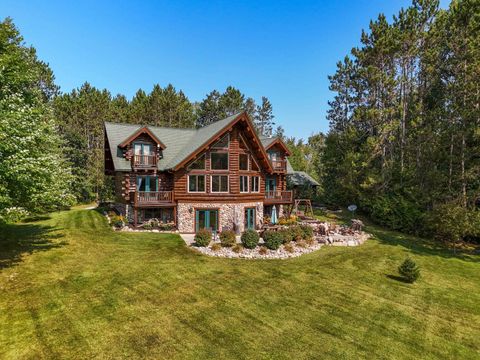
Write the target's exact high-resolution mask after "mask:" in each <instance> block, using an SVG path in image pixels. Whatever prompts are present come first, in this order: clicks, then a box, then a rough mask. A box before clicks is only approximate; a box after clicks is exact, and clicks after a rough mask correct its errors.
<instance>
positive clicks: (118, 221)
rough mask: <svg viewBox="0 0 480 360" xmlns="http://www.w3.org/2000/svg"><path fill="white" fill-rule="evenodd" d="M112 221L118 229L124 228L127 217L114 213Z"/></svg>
mask: <svg viewBox="0 0 480 360" xmlns="http://www.w3.org/2000/svg"><path fill="white" fill-rule="evenodd" d="M110 221H111V223H112V225H113V226H114V227H116V228H117V229H119V228H122V227H123V226H124V225H125V219H124V218H123V216H121V215H113V216H111V217H110Z"/></svg>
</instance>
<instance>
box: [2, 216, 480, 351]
mask: <svg viewBox="0 0 480 360" xmlns="http://www.w3.org/2000/svg"><path fill="white" fill-rule="evenodd" d="M0 230H1V231H0V234H1V236H0V239H1V242H0V254H1V258H0V293H1V294H2V296H0V309H2V310H3V309H6V311H1V312H0V323H1V324H2V326H1V327H0V358H4V359H21V358H78V359H83V358H91V357H96V358H168V359H175V358H178V359H199V358H202V359H203V358H222V359H233V358H235V359H237V358H245V359H246V358H257V359H258V358H262V359H272V358H275V359H291V358H294V359H300V358H318V357H322V358H332V359H337V358H389V359H392V358H425V357H428V358H464V359H475V358H478V353H479V351H480V307H479V306H478V304H479V303H480V292H479V289H480V262H479V258H478V255H468V254H458V255H457V256H453V254H452V251H451V250H449V249H444V248H442V247H440V246H439V245H438V244H434V243H430V242H428V241H425V240H421V239H418V238H414V237H409V236H406V235H403V234H400V233H394V232H390V231H386V230H383V229H381V228H378V227H373V226H368V227H367V229H366V231H367V232H369V233H371V234H372V235H373V237H372V239H371V240H369V241H367V242H366V243H365V244H364V245H362V246H359V247H355V248H350V247H324V248H322V250H321V251H316V252H313V253H310V254H307V255H305V256H301V257H298V258H295V259H290V260H271V261H256V260H252V261H242V260H237V259H222V258H211V257H207V256H203V255H201V254H199V253H197V252H195V251H193V250H192V249H190V248H188V247H187V246H185V243H184V242H183V241H182V240H181V238H180V237H179V236H178V235H176V234H159V233H128V232H114V231H112V230H111V228H110V227H109V226H108V224H107V221H106V219H105V217H104V216H102V214H100V213H99V212H97V211H95V210H83V209H79V208H77V209H74V210H72V211H67V212H59V213H53V214H51V217H50V218H45V219H43V220H40V221H37V222H30V223H23V224H18V225H9V226H2V228H1V229H0ZM407 255H410V256H411V257H412V258H413V259H414V260H415V262H416V263H417V264H418V265H419V266H420V269H421V277H420V279H419V280H418V281H417V282H416V283H415V284H413V285H411V284H406V283H405V282H403V281H402V279H401V278H399V277H398V273H397V268H398V265H399V264H400V263H401V262H402V261H403V260H404V259H405V258H406V256H407Z"/></svg>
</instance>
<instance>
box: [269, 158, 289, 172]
mask: <svg viewBox="0 0 480 360" xmlns="http://www.w3.org/2000/svg"><path fill="white" fill-rule="evenodd" d="M270 164H272V168H273V171H275V172H285V171H287V161H286V160H270Z"/></svg>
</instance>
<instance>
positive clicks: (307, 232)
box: [300, 225, 313, 240]
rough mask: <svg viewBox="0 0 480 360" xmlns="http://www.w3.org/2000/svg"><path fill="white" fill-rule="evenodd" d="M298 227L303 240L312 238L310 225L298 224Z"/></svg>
mask: <svg viewBox="0 0 480 360" xmlns="http://www.w3.org/2000/svg"><path fill="white" fill-rule="evenodd" d="M300 229H301V230H302V233H303V236H302V239H303V240H309V239H312V238H313V229H312V227H311V226H308V225H300Z"/></svg>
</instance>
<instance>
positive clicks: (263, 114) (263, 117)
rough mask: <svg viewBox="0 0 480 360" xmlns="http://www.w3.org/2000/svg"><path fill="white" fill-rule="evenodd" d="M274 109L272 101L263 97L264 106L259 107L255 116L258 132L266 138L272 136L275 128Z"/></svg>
mask: <svg viewBox="0 0 480 360" xmlns="http://www.w3.org/2000/svg"><path fill="white" fill-rule="evenodd" d="M274 117H275V116H274V115H273V108H272V104H271V103H270V100H268V98H267V97H265V96H262V105H257V111H256V116H255V125H256V127H257V129H258V132H259V133H260V134H262V135H264V136H272V132H273V126H274V125H275V123H274V122H273V118H274Z"/></svg>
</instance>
